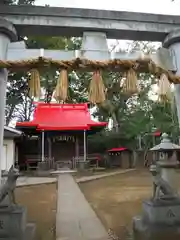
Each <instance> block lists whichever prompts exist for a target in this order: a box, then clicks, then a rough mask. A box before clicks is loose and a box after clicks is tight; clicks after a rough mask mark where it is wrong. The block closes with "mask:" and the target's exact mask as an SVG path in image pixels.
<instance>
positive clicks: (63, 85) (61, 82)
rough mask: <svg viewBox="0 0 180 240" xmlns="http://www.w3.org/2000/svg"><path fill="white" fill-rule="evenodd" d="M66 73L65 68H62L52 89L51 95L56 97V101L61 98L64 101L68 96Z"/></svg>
mask: <svg viewBox="0 0 180 240" xmlns="http://www.w3.org/2000/svg"><path fill="white" fill-rule="evenodd" d="M68 85H69V82H68V73H67V70H62V71H61V72H60V74H59V78H58V80H57V85H56V88H55V91H54V95H53V97H54V98H55V99H56V101H58V102H59V101H61V100H63V101H64V102H65V101H66V99H67V96H68Z"/></svg>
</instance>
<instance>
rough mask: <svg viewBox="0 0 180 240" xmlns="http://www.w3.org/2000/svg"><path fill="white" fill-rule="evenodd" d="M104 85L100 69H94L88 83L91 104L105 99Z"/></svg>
mask: <svg viewBox="0 0 180 240" xmlns="http://www.w3.org/2000/svg"><path fill="white" fill-rule="evenodd" d="M105 99H106V98H105V86H104V83H103V79H102V75H101V73H100V71H95V72H94V73H93V76H92V80H91V82H90V85H89V101H90V102H91V103H93V104H96V103H103V102H104V101H105Z"/></svg>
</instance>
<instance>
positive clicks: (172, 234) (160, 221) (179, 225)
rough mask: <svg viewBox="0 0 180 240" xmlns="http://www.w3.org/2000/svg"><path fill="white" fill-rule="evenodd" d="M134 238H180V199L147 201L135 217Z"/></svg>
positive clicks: (145, 239)
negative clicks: (140, 214) (139, 214)
mask: <svg viewBox="0 0 180 240" xmlns="http://www.w3.org/2000/svg"><path fill="white" fill-rule="evenodd" d="M133 234H134V240H170V239H172V240H178V239H180V200H179V199H175V200H163V201H162V200H160V201H151V200H149V201H145V202H144V203H143V213H142V216H136V217H134V218H133Z"/></svg>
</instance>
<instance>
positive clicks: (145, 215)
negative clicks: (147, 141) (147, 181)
mask: <svg viewBox="0 0 180 240" xmlns="http://www.w3.org/2000/svg"><path fill="white" fill-rule="evenodd" d="M178 150H180V146H178V145H176V144H173V143H172V142H171V141H170V139H169V138H168V135H167V134H166V133H164V134H163V135H162V141H161V143H160V144H159V145H157V146H155V147H153V148H151V149H150V151H153V152H156V153H157V154H156V155H157V157H158V158H157V159H156V160H155V161H153V164H152V165H151V167H150V171H151V173H152V175H153V188H154V189H153V197H152V198H150V199H148V200H145V201H143V204H142V214H141V215H140V216H135V217H134V218H133V234H134V240H169V239H173V240H178V239H180V197H179V195H178V193H177V191H176V190H175V188H174V176H175V168H176V167H177V166H178V162H177V160H176V157H175V152H176V151H178ZM158 155H159V156H158Z"/></svg>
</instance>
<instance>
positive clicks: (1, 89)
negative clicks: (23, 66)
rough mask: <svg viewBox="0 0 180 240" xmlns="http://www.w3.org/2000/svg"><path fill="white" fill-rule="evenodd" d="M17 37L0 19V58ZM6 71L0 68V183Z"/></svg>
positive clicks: (9, 26)
mask: <svg viewBox="0 0 180 240" xmlns="http://www.w3.org/2000/svg"><path fill="white" fill-rule="evenodd" d="M16 39H17V35H16V30H15V28H14V26H13V25H12V24H11V23H10V22H8V21H6V20H4V19H0V59H1V60H6V58H7V51H8V45H9V43H10V42H11V41H15V40H16ZM7 78H8V71H7V70H6V69H0V185H1V170H2V169H1V166H2V165H1V164H2V157H3V154H2V153H3V137H4V125H5V106H6V85H7Z"/></svg>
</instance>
